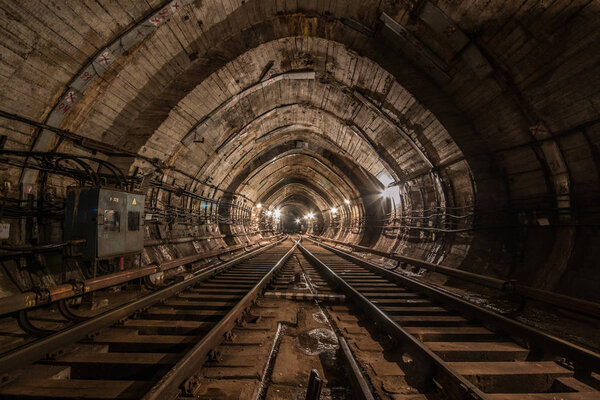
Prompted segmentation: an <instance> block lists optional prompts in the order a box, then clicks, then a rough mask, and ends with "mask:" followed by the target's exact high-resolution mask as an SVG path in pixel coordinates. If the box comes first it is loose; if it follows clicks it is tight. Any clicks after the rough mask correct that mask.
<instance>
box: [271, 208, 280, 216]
mask: <svg viewBox="0 0 600 400" xmlns="http://www.w3.org/2000/svg"><path fill="white" fill-rule="evenodd" d="M273 215H275V218H279V217H280V216H281V210H280V209H279V208H276V209H275V211H274V212H273Z"/></svg>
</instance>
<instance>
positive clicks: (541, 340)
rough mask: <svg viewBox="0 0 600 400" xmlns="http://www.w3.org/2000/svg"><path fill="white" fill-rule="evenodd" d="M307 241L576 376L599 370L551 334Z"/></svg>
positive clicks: (598, 357) (593, 359) (587, 354)
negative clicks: (558, 361)
mask: <svg viewBox="0 0 600 400" xmlns="http://www.w3.org/2000/svg"><path fill="white" fill-rule="evenodd" d="M308 240H310V241H311V242H313V243H316V244H318V245H319V246H321V247H323V248H325V249H327V250H329V251H331V252H333V253H335V254H337V255H339V256H341V257H343V258H345V259H347V260H349V261H351V262H353V263H355V264H358V265H362V266H364V267H366V268H368V269H370V270H371V271H373V272H375V273H376V274H379V275H381V276H383V277H385V278H387V279H390V280H391V281H393V282H396V283H399V284H401V285H403V286H406V287H409V288H410V289H412V290H415V291H417V292H420V293H423V294H425V295H426V296H428V297H430V298H433V299H436V300H438V301H440V302H441V303H442V304H443V305H444V306H445V307H448V308H450V309H453V310H456V311H459V312H461V313H463V314H465V315H467V316H469V317H470V318H473V319H477V320H480V321H482V322H484V323H485V324H486V325H489V326H490V327H492V328H493V329H494V330H496V331H500V332H504V333H506V334H509V335H511V336H513V337H518V338H521V339H524V340H525V341H527V343H528V345H529V347H530V349H535V350H542V351H543V352H545V353H549V354H552V355H555V356H559V357H565V358H566V359H567V360H568V361H571V362H573V365H574V367H575V373H576V374H577V375H578V376H587V375H589V373H590V372H591V371H598V370H600V354H599V353H596V352H594V351H591V350H588V349H586V348H584V347H582V346H578V345H576V344H574V343H571V342H568V341H566V340H563V339H561V338H559V337H556V336H553V335H550V334H548V333H546V332H543V331H541V330H539V329H536V328H533V327H531V326H528V325H526V324H524V323H521V322H518V321H516V320H514V319H511V318H507V317H505V316H503V315H500V314H497V313H495V312H494V311H491V310H489V309H487V308H484V307H481V306H478V305H476V304H473V303H471V302H469V301H467V300H464V299H462V298H461V297H458V296H456V295H454V294H451V293H448V292H446V291H443V290H440V289H438V288H436V287H434V286H432V285H429V284H426V283H424V282H421V281H419V280H417V279H414V278H411V277H408V276H404V275H401V274H399V273H397V272H394V271H390V270H388V269H386V268H383V267H380V266H378V265H375V264H373V263H371V262H369V261H366V260H363V259H361V258H358V257H356V256H353V255H351V254H348V253H346V252H344V251H342V250H340V249H336V248H334V247H331V246H328V245H326V244H323V243H319V242H317V241H315V240H314V239H310V238H308ZM301 249H302V248H301Z"/></svg>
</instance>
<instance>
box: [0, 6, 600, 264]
mask: <svg viewBox="0 0 600 400" xmlns="http://www.w3.org/2000/svg"><path fill="white" fill-rule="evenodd" d="M0 9H2V11H3V13H2V14H1V15H0V18H1V19H2V20H3V23H4V26H5V27H6V29H5V32H4V36H3V37H4V39H3V40H2V45H3V47H4V48H3V58H2V61H1V63H2V64H1V65H2V70H1V71H2V72H1V73H0V85H2V96H1V97H0V106H1V109H2V111H3V112H7V113H12V114H17V115H19V116H22V117H25V118H29V119H31V120H34V121H36V122H38V123H45V124H47V126H50V127H54V128H61V129H64V130H65V131H68V132H71V133H69V134H66V133H65V131H63V132H62V133H60V135H57V134H56V133H57V131H55V133H52V132H51V131H50V130H48V129H45V130H44V129H37V128H33V127H30V126H29V125H24V124H21V123H20V122H15V121H14V120H10V119H8V120H4V119H3V120H2V122H1V123H2V129H3V130H4V131H5V132H8V133H7V134H6V135H7V141H6V144H5V148H6V149H9V150H36V151H50V150H56V151H61V152H72V153H78V154H84V155H89V154H91V152H90V151H89V146H91V144H92V143H95V146H98V145H99V144H98V143H100V144H102V145H103V146H105V147H104V149H105V150H106V149H108V150H109V151H105V152H104V153H103V152H102V151H100V152H99V153H98V154H96V155H97V156H98V157H104V158H106V159H108V160H109V161H111V162H113V163H114V164H116V165H118V166H119V167H121V168H122V169H123V170H124V171H125V172H126V173H129V174H141V175H160V179H162V181H163V182H166V183H169V184H179V185H181V186H185V187H186V188H187V189H189V190H191V191H193V192H197V193H201V194H202V195H206V196H209V197H214V198H221V197H223V196H225V195H227V196H230V197H231V196H235V195H236V194H239V195H241V196H243V198H244V199H248V200H249V201H250V202H254V203H256V202H258V201H263V202H265V203H268V204H272V203H274V202H277V201H279V202H283V201H286V199H294V198H295V199H296V200H294V201H295V202H296V203H297V202H298V201H299V200H298V199H300V198H302V197H293V196H294V195H295V194H297V195H298V196H300V195H302V196H304V198H307V197H309V196H312V197H311V198H313V197H314V199H313V200H312V201H313V202H314V204H315V206H317V207H319V208H320V209H327V208H330V207H333V206H337V205H340V204H341V203H342V202H343V201H344V200H345V199H353V204H352V206H351V207H356V209H353V214H352V215H353V218H355V219H357V218H363V217H364V215H363V214H362V213H363V212H365V213H369V212H372V211H370V210H368V207H367V208H365V207H364V204H365V201H364V200H365V198H366V197H365V196H368V195H370V194H372V193H373V192H378V191H380V190H382V189H383V186H388V185H398V187H399V192H398V193H400V195H401V196H402V203H401V205H400V206H401V209H402V212H403V213H404V214H406V215H410V213H411V212H412V211H413V210H417V211H418V210H426V209H434V208H435V209H461V210H463V209H474V210H475V212H476V213H477V223H478V224H480V227H481V226H483V228H484V229H483V230H484V231H485V232H484V233H482V234H481V235H479V237H486V239H485V240H483V239H482V241H481V242H480V246H481V247H480V248H485V246H488V245H489V242H488V241H487V240H488V239H487V236H488V234H487V232H488V230H490V229H496V228H498V225H502V224H504V225H506V224H507V222H506V216H507V215H510V217H511V218H512V219H511V220H510V221H511V224H513V225H511V226H515V225H517V224H528V223H530V222H528V221H537V220H539V218H540V215H542V218H549V219H550V220H552V223H560V224H563V225H568V226H571V225H573V226H576V225H577V224H579V223H580V222H581V221H580V219H578V218H580V217H578V216H579V215H587V214H586V213H588V212H589V211H590V210H593V209H594V207H595V206H596V203H597V201H596V200H597V198H598V194H599V193H600V183H599V182H600V179H599V167H600V155H599V150H598V148H599V143H600V128H599V127H598V126H599V124H598V114H599V109H600V71H599V67H598V66H599V65H600V45H599V43H600V40H599V38H600V33H599V32H600V29H599V28H600V18H599V16H600V5H599V3H598V2H597V1H580V2H545V1H529V2H520V1H504V0H502V1H501V0H496V1H490V2H486V3H485V4H483V3H481V4H479V3H474V2H472V1H459V2H457V1H450V0H439V1H409V0H403V1H372V0H365V1H345V2H341V1H339V2H322V1H298V2H285V1H278V0H272V1H271V0H251V1H242V0H231V1H227V2H224V1H211V0H204V1H199V0H195V1H194V0H185V1H170V2H165V1H158V0H152V1H147V2H125V1H117V2H114V1H104V0H98V1H97V2H95V3H94V5H88V4H79V2H66V3H65V4H60V5H59V4H55V3H48V2H44V1H37V0H32V1H28V2H18V3H16V2H7V3H3V4H2V5H0ZM32 16H34V17H32ZM59 136H60V138H59ZM86 146H88V148H87V150H86ZM296 147H298V149H297V148H296ZM118 152H122V153H123V152H124V153H125V155H127V156H128V157H124V156H123V154H119V155H117V154H114V153H118ZM109 153H113V154H112V155H111V154H109ZM94 154H95V153H94ZM3 175H5V176H7V177H9V178H10V179H12V180H15V179H18V180H20V181H21V182H22V183H28V182H29V183H30V182H37V181H36V179H37V178H38V176H37V174H36V173H35V172H31V171H28V170H27V171H23V170H20V169H19V168H17V167H15V166H9V167H7V169H6V170H4V172H3ZM15 177H17V178H15ZM15 183H16V182H15ZM44 184H48V185H55V186H56V187H59V188H60V187H63V188H64V186H66V185H67V184H68V183H65V182H62V183H61V182H57V181H52V180H51V181H49V182H45V183H44ZM61 185H62V186H61ZM289 196H292V197H289ZM398 200H399V199H398ZM273 205H276V204H273ZM540 209H542V210H543V211H540ZM357 210H361V211H357ZM561 226H562V225H561ZM470 235H471V236H469V239H468V240H467V239H465V240H464V243H467V244H465V245H464V247H460V246H459V247H460V250H458V251H457V252H458V253H460V257H464V256H465V254H466V253H467V252H468V251H469V250H468V249H469V246H470V245H471V242H470V240H471V239H473V238H475V239H477V237H478V236H476V235H475V234H470ZM565 235H566V236H568V238H570V239H568V240H567V241H568V242H570V241H571V240H573V237H574V235H575V233H574V231H569V233H566V234H565ZM421 236H423V235H421ZM435 240H438V238H436V239H435ZM461 240H463V239H462V238H461ZM473 240H474V239H473ZM548 240H549V241H551V242H552V243H553V245H554V244H556V243H560V240H559V239H556V241H554V239H552V240H551V239H548ZM452 243H454V242H452ZM452 243H445V244H444V246H445V247H447V248H448V247H452V246H453V244H452ZM461 243H462V242H461ZM473 243H477V242H476V241H475V242H473ZM423 246H424V247H423V249H425V248H427V249H432V248H434V247H435V246H434V245H423ZM427 246H429V247H427ZM444 246H442V247H444ZM461 246H462V244H461ZM503 246H504V245H498V248H499V249H502V248H503ZM557 246H558V245H557ZM474 247H476V246H474ZM424 251H428V250H424ZM452 251H454V250H451V251H450V252H452ZM492 258H493V256H489V259H492Z"/></svg>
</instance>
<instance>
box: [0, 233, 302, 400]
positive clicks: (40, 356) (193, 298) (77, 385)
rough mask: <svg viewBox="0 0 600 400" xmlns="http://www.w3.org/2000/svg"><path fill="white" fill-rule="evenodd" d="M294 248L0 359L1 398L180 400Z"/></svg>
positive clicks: (223, 269)
mask: <svg viewBox="0 0 600 400" xmlns="http://www.w3.org/2000/svg"><path fill="white" fill-rule="evenodd" d="M295 248H296V245H295V244H294V243H292V242H291V241H289V240H287V241H284V242H283V243H278V244H274V245H269V246H266V248H262V249H258V250H255V251H253V252H251V253H249V254H248V255H246V256H244V257H242V259H241V260H239V259H238V260H232V261H229V262H226V263H224V264H222V265H220V266H219V267H217V268H216V269H213V270H211V271H205V272H201V273H199V274H197V275H192V276H186V277H185V278H184V279H182V280H181V281H180V282H172V283H171V284H170V285H168V286H166V287H165V288H162V289H160V290H157V291H155V292H153V293H151V294H150V295H148V296H145V297H143V298H141V299H138V300H135V301H133V302H131V303H128V304H126V305H123V306H121V307H118V308H117V309H113V310H111V311H108V312H106V313H103V314H101V315H99V316H97V317H95V318H92V319H90V320H86V321H84V322H82V323H79V324H76V325H74V326H72V327H70V328H68V329H65V330H63V331H60V332H58V333H56V334H53V335H50V336H48V337H45V338H43V339H40V340H38V341H36V342H33V343H30V344H28V345H27V346H24V347H22V348H19V349H16V350H14V351H11V352H9V353H6V354H4V355H2V356H0V373H1V374H2V381H3V382H2V384H1V386H0V398H2V399H20V400H22V399H69V398H72V399H75V398H77V399H147V400H150V399H167V398H175V397H176V396H177V395H178V394H180V393H181V392H182V388H183V391H184V392H185V388H186V387H187V386H190V385H192V383H191V382H186V380H187V379H188V378H189V377H190V376H192V375H193V372H194V371H195V369H197V368H199V367H200V366H201V365H202V364H203V363H204V361H205V360H206V358H207V356H209V352H210V350H212V349H214V348H215V347H216V346H217V345H218V344H219V343H220V342H221V341H222V340H223V337H224V335H226V334H227V333H228V332H230V330H231V329H232V328H233V327H234V326H235V324H236V323H237V322H238V321H239V320H240V318H241V317H242V316H243V314H244V312H245V311H246V310H247V309H248V308H249V307H250V305H251V303H252V302H253V301H254V299H255V298H256V297H257V296H258V295H259V294H260V293H261V292H262V290H263V289H264V288H265V287H266V285H267V284H268V283H269V282H270V280H271V279H272V278H273V277H274V276H275V274H276V272H277V271H278V270H279V268H281V267H282V266H283V265H284V264H285V262H286V261H287V259H288V258H289V257H290V256H291V254H292V253H293V251H294V249H295Z"/></svg>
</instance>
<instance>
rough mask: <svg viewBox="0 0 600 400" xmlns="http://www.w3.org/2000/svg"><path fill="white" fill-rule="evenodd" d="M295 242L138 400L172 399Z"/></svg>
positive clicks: (199, 366) (238, 316)
mask: <svg viewBox="0 0 600 400" xmlns="http://www.w3.org/2000/svg"><path fill="white" fill-rule="evenodd" d="M297 246H298V243H297V242H295V243H294V244H293V245H292V247H291V248H290V250H289V251H287V252H286V253H285V254H284V255H283V257H281V259H279V261H277V263H276V264H275V265H274V266H273V268H271V270H270V271H269V272H267V274H266V275H265V276H264V277H263V278H262V279H261V280H260V281H259V282H258V283H257V284H256V285H255V286H254V287H253V288H252V290H250V291H249V292H248V293H247V294H246V295H245V296H244V297H243V298H242V300H240V302H239V303H238V304H236V305H235V307H233V308H232V309H231V310H230V311H229V312H228V313H227V315H225V317H223V319H222V320H221V321H220V322H219V323H218V324H217V325H215V326H214V327H213V328H212V329H211V330H210V332H208V334H206V336H204V337H203V338H202V340H201V341H200V342H198V343H197V344H196V345H195V346H194V347H193V348H192V349H190V351H189V352H188V353H187V354H186V355H185V356H184V357H183V358H182V359H181V360H180V361H179V362H178V363H177V364H176V365H175V366H173V368H171V370H170V371H169V372H168V373H167V374H166V375H164V377H163V378H162V379H161V380H160V381H159V382H158V383H156V384H155V385H154V387H153V388H152V389H151V390H150V391H149V392H148V393H147V394H146V395H145V396H144V397H143V399H142V400H161V399H166V398H174V397H173V396H175V397H176V396H177V395H178V393H179V388H180V386H181V385H182V384H183V383H184V381H185V380H186V379H189V378H190V376H193V375H194V373H195V372H197V371H198V370H199V369H200V368H201V367H202V365H203V364H204V362H205V361H206V360H205V358H206V355H207V354H208V353H209V351H210V350H212V349H214V348H215V347H216V346H218V345H219V344H220V343H221V342H222V341H223V335H225V333H226V332H228V331H230V330H231V329H233V327H234V326H235V324H236V321H237V320H238V319H239V318H240V317H241V315H242V314H243V312H244V311H245V310H246V309H247V308H249V307H250V305H251V304H252V302H253V301H254V300H255V299H256V298H257V297H258V296H259V295H260V294H261V293H262V291H263V290H264V288H265V287H266V286H267V285H268V283H269V282H270V281H271V279H272V278H273V277H274V275H275V274H276V273H277V271H278V270H279V269H280V268H281V267H282V266H283V265H284V264H285V263H286V262H287V260H288V259H289V258H290V257H291V256H292V254H293V253H294V251H295V250H296V247H297Z"/></svg>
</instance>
